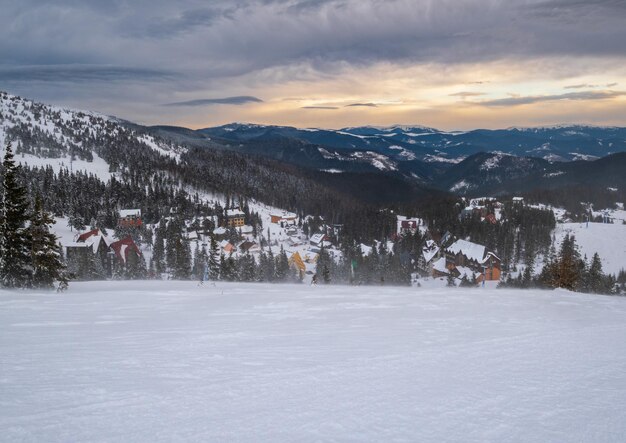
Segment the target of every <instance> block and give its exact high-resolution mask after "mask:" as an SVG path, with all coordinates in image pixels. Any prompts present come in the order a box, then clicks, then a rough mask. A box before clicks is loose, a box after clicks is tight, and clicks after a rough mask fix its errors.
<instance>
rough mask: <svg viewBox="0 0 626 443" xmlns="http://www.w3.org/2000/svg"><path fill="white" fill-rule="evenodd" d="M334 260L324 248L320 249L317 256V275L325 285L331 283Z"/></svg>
mask: <svg viewBox="0 0 626 443" xmlns="http://www.w3.org/2000/svg"><path fill="white" fill-rule="evenodd" d="M331 262H332V258H331V257H330V254H329V253H328V251H327V250H326V248H325V247H324V246H322V248H321V249H320V252H319V254H318V256H317V267H316V271H315V272H316V274H317V275H318V278H321V279H322V281H323V282H324V283H325V284H329V283H330V281H331V270H332V263H331Z"/></svg>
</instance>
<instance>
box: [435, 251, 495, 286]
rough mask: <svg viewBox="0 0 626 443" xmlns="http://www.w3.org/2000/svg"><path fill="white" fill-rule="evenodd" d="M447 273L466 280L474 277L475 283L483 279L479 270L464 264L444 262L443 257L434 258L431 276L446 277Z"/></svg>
mask: <svg viewBox="0 0 626 443" xmlns="http://www.w3.org/2000/svg"><path fill="white" fill-rule="evenodd" d="M448 275H451V276H452V277H454V278H457V279H461V278H463V277H466V278H467V279H468V280H472V279H474V280H475V281H476V283H480V282H482V281H483V280H484V276H483V274H482V273H481V272H477V271H475V270H473V269H471V268H468V267H466V266H454V265H452V266H450V265H449V264H448V263H446V258H445V257H441V258H439V259H438V260H435V261H434V262H433V265H432V276H433V277H435V278H437V277H448Z"/></svg>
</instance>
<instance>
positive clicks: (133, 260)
mask: <svg viewBox="0 0 626 443" xmlns="http://www.w3.org/2000/svg"><path fill="white" fill-rule="evenodd" d="M147 274H148V270H147V269H146V261H145V259H144V258H143V255H142V254H137V252H135V251H134V250H131V251H128V254H127V256H126V263H125V264H124V278H126V279H127V280H141V279H144V278H146V275H147Z"/></svg>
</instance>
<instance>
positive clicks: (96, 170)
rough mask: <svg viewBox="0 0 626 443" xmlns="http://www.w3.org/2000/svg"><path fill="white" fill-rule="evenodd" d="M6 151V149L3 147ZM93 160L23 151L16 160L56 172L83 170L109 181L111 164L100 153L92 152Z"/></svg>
mask: <svg viewBox="0 0 626 443" xmlns="http://www.w3.org/2000/svg"><path fill="white" fill-rule="evenodd" d="M2 152H3V153H4V150H3V149H2ZM92 155H93V161H91V162H88V161H87V160H81V159H79V158H77V159H75V160H73V161H72V159H71V157H69V156H67V157H61V158H43V157H37V156H35V155H32V154H26V153H21V154H18V155H16V156H15V161H16V162H17V163H19V164H21V165H22V166H29V167H31V168H34V167H39V168H45V167H46V166H50V167H51V168H52V170H53V171H54V172H55V173H58V172H59V171H60V170H61V169H67V170H72V171H74V172H78V171H83V172H86V173H88V174H93V175H95V176H96V177H98V178H99V179H100V180H102V181H104V182H108V181H109V180H110V179H111V177H112V176H113V174H111V173H110V172H109V164H108V163H107V162H106V161H105V160H104V159H103V158H102V157H100V156H98V154H96V153H95V152H92Z"/></svg>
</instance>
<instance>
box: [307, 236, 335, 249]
mask: <svg viewBox="0 0 626 443" xmlns="http://www.w3.org/2000/svg"><path fill="white" fill-rule="evenodd" d="M309 243H310V244H311V246H316V247H318V248H321V247H322V246H330V245H331V244H330V242H329V241H328V236H327V235H326V234H313V235H312V236H311V238H310V239H309Z"/></svg>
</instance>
